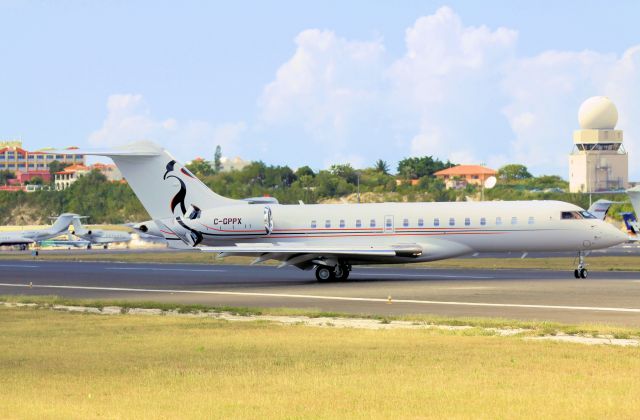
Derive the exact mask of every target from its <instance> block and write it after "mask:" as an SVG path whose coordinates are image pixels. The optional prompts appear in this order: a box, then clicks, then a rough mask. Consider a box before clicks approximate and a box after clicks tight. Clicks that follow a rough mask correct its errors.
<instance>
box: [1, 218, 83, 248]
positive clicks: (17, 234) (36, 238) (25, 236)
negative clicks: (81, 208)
mask: <svg viewBox="0 0 640 420" xmlns="http://www.w3.org/2000/svg"><path fill="white" fill-rule="evenodd" d="M76 216H77V214H73V213H63V214H61V215H60V216H58V218H57V219H56V221H55V222H54V223H53V225H51V227H49V228H45V229H33V230H14V231H5V232H0V246H2V245H18V246H19V247H20V249H22V250H25V249H27V247H28V246H29V245H30V244H32V243H36V242H41V241H44V240H47V239H51V238H55V237H56V236H59V235H61V234H63V233H66V232H67V231H68V230H69V225H70V224H71V222H72V221H73V218H74V217H76Z"/></svg>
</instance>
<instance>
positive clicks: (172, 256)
mask: <svg viewBox="0 0 640 420" xmlns="http://www.w3.org/2000/svg"><path fill="white" fill-rule="evenodd" d="M16 259H25V260H32V259H33V257H31V256H30V255H27V254H16V253H2V254H0V260H16ZM37 259H39V260H43V261H110V262H127V263H167V264H169V263H185V264H239V265H247V264H249V263H250V262H251V261H252V260H253V258H251V257H226V258H216V255H215V254H212V253H205V252H195V251H194V252H140V253H100V252H96V253H93V254H92V253H86V254H68V253H66V252H64V251H60V252H56V253H43V254H41V255H40V256H39V257H37ZM267 264H269V265H275V264H278V263H277V262H274V261H269V262H267ZM575 265H576V264H575V261H574V258H572V257H551V258H525V259H521V258H454V259H449V260H443V261H434V262H429V263H416V264H402V266H403V267H410V268H429V267H430V268H468V269H542V270H569V271H573V269H574V268H575ZM587 265H588V268H589V269H590V270H596V271H640V256H589V257H587ZM396 266H397V265H396ZM388 267H393V265H388ZM356 268H357V267H356Z"/></svg>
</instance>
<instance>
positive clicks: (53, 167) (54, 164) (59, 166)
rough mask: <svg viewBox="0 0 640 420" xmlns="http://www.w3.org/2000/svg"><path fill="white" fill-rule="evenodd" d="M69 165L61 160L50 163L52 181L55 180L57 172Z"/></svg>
mask: <svg viewBox="0 0 640 420" xmlns="http://www.w3.org/2000/svg"><path fill="white" fill-rule="evenodd" d="M67 166H69V165H68V164H64V163H62V162H60V161H57V160H54V161H53V162H51V163H50V164H49V174H51V182H54V181H55V178H56V172H60V171H64V168H66V167H67Z"/></svg>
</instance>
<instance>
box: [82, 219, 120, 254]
mask: <svg viewBox="0 0 640 420" xmlns="http://www.w3.org/2000/svg"><path fill="white" fill-rule="evenodd" d="M83 217H85V216H76V217H74V218H73V222H72V223H73V232H71V233H73V234H74V235H75V236H77V237H79V238H82V239H84V240H85V241H88V242H89V244H88V245H87V249H91V246H92V245H102V247H103V248H104V249H107V248H108V246H109V244H111V243H117V242H129V241H131V235H130V234H129V233H128V232H123V231H118V230H106V229H86V228H85V227H84V226H82V222H81V221H80V219H81V218H83Z"/></svg>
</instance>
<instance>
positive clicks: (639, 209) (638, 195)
mask: <svg viewBox="0 0 640 420" xmlns="http://www.w3.org/2000/svg"><path fill="white" fill-rule="evenodd" d="M627 195H628V196H629V198H630V199H631V205H632V206H633V211H635V212H636V216H637V217H640V185H638V186H635V187H633V188H629V189H628V190H627Z"/></svg>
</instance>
